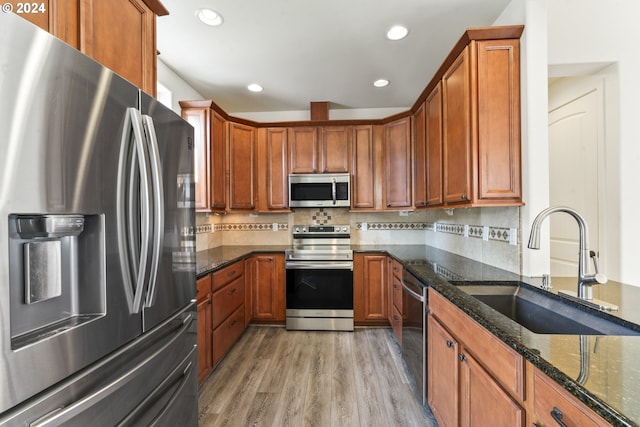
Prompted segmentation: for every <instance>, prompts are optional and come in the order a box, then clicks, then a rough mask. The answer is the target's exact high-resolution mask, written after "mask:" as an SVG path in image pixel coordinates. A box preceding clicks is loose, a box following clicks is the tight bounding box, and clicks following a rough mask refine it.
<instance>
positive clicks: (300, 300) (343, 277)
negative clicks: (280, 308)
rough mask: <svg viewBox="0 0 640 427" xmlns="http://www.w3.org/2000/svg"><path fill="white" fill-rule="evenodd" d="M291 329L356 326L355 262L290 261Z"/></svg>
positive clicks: (289, 316)
mask: <svg viewBox="0 0 640 427" xmlns="http://www.w3.org/2000/svg"><path fill="white" fill-rule="evenodd" d="M286 282H287V297H286V298H287V299H286V307H287V310H286V314H287V329H296V330H348V331H352V330H353V262H333V261H328V262H327V261H297V262H289V263H287V281H286Z"/></svg>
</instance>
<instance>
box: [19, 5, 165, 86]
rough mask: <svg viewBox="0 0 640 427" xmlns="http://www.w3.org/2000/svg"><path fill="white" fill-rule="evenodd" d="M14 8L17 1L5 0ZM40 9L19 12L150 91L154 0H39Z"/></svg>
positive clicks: (157, 8)
mask: <svg viewBox="0 0 640 427" xmlns="http://www.w3.org/2000/svg"><path fill="white" fill-rule="evenodd" d="M8 3H11V4H13V6H14V9H13V10H14V11H17V10H18V6H19V4H21V5H23V7H24V5H25V4H28V5H29V6H32V5H33V3H31V2H22V1H16V0H11V1H8ZM37 4H38V5H40V4H42V5H43V8H42V12H41V13H25V14H19V15H20V16H22V17H23V18H25V19H27V20H29V21H31V22H33V23H34V24H36V25H38V26H39V27H40V28H42V29H44V30H46V31H48V32H49V33H51V34H53V35H54V36H56V37H58V38H60V39H62V40H63V41H65V42H66V43H68V44H70V45H71V46H73V47H75V48H76V49H79V50H80V51H81V52H83V53H84V54H86V55H88V56H90V57H91V58H93V59H95V60H96V61H98V62H100V63H101V64H103V65H104V66H106V67H108V68H110V69H112V70H113V71H115V72H116V73H117V74H119V75H121V76H122V77H124V78H125V79H127V80H129V81H130V82H131V83H133V84H134V85H136V86H137V87H139V88H141V89H142V90H144V91H145V92H147V93H148V94H150V95H152V96H156V79H157V76H156V67H157V64H156V16H163V15H168V14H169V12H168V11H167V10H166V9H165V8H164V6H163V5H162V4H161V3H160V1H158V0H109V1H104V0H45V1H41V2H37Z"/></svg>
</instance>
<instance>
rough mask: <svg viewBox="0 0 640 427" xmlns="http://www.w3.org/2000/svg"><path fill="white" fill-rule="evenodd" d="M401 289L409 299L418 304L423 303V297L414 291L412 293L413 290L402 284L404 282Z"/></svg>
mask: <svg viewBox="0 0 640 427" xmlns="http://www.w3.org/2000/svg"><path fill="white" fill-rule="evenodd" d="M402 289H404V291H405V292H407V293H408V294H409V295H410V296H411V297H413V298H415V299H417V300H418V301H420V302H424V297H423V296H422V295H420V294H419V293H417V292H416V291H414V290H413V289H411V288H409V287H408V286H407V285H405V284H404V282H403V283H402Z"/></svg>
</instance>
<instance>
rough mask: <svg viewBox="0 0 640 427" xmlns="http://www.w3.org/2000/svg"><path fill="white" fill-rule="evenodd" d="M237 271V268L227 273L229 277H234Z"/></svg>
mask: <svg viewBox="0 0 640 427" xmlns="http://www.w3.org/2000/svg"><path fill="white" fill-rule="evenodd" d="M235 274H236V271H235V270H231V271H230V272H228V273H227V277H233V276H235Z"/></svg>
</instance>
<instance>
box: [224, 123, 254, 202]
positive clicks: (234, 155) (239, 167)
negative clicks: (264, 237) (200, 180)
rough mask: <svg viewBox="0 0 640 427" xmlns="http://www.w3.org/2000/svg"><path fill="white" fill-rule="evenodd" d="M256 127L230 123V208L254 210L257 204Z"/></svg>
mask: <svg viewBox="0 0 640 427" xmlns="http://www.w3.org/2000/svg"><path fill="white" fill-rule="evenodd" d="M254 154H255V138H254V128H253V127H251V126H246V125H242V124H239V123H233V122H231V123H229V210H253V209H254V208H255V206H256V204H255V194H254V177H255V161H254Z"/></svg>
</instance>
